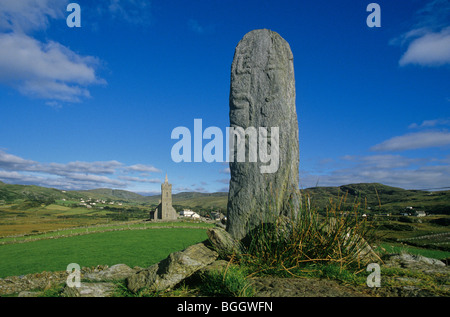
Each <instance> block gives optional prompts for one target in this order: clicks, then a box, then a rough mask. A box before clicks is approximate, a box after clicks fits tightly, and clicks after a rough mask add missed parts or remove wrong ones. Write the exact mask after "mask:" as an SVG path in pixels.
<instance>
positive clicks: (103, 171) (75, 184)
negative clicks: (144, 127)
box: [0, 150, 160, 190]
mask: <svg viewBox="0 0 450 317" xmlns="http://www.w3.org/2000/svg"><path fill="white" fill-rule="evenodd" d="M136 166H138V167H139V169H140V170H141V169H144V167H145V168H146V170H147V171H149V170H152V171H159V170H158V169H156V168H154V167H152V166H150V165H143V164H136V165H133V166H125V165H124V164H123V163H121V162H118V161H114V160H112V161H98V162H81V161H75V162H68V163H65V164H63V163H55V162H51V163H42V162H37V161H33V160H27V159H24V158H21V157H19V156H16V155H13V154H9V153H6V152H5V151H3V150H0V180H1V181H5V182H7V183H14V184H26V185H30V184H31V185H39V186H50V187H56V188H60V189H69V190H70V189H92V188H99V187H119V188H128V187H130V186H133V185H134V184H136V183H152V184H153V183H160V180H159V179H149V178H142V177H136V176H134V175H132V174H133V173H134V172H136V171H138V170H136ZM118 174H120V175H119V176H117V175H118Z"/></svg>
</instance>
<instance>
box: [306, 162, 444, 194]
mask: <svg viewBox="0 0 450 317" xmlns="http://www.w3.org/2000/svg"><path fill="white" fill-rule="evenodd" d="M449 163H450V161H449V160H448V159H447V160H445V159H443V160H432V159H425V158H408V157H405V156H401V155H375V156H355V157H352V160H351V161H349V160H348V157H347V160H346V161H345V162H343V163H342V164H341V166H346V167H341V168H339V167H336V165H335V166H333V167H332V168H331V170H330V171H328V172H327V173H322V174H319V173H311V172H308V171H304V170H302V171H300V182H301V186H302V188H308V187H314V186H339V185H345V184H354V183H382V184H385V185H389V186H394V187H401V188H405V189H428V188H443V187H448V186H450V183H449V179H450V164H449ZM349 164H350V165H349ZM348 165H349V166H348Z"/></svg>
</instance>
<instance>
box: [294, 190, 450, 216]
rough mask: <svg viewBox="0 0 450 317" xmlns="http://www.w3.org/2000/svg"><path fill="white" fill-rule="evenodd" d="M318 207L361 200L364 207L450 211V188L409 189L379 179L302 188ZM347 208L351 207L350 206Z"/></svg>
mask: <svg viewBox="0 0 450 317" xmlns="http://www.w3.org/2000/svg"><path fill="white" fill-rule="evenodd" d="M302 192H303V193H304V197H306V196H308V195H309V196H310V201H311V205H312V206H314V207H316V208H318V209H319V210H324V209H326V207H327V206H329V205H330V203H336V202H339V201H344V200H345V204H343V205H342V207H344V205H345V206H347V207H351V206H353V205H354V204H355V203H358V202H359V203H360V204H361V206H362V207H365V206H367V207H370V209H371V210H379V211H384V212H396V211H402V210H404V209H405V208H406V207H413V208H414V209H416V210H423V211H425V212H427V213H444V214H450V191H448V190H447V191H435V192H429V191H423V190H406V189H402V188H397V187H391V186H386V185H383V184H379V183H362V184H350V185H344V186H339V187H313V188H307V189H305V190H303V191H302ZM347 209H348V208H347Z"/></svg>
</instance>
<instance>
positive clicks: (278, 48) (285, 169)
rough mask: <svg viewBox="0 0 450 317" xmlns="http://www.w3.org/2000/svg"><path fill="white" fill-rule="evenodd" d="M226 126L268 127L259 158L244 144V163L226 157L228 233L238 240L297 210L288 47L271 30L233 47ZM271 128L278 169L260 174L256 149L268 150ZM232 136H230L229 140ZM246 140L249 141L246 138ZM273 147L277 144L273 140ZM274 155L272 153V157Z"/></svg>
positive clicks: (296, 159) (250, 35) (295, 141)
mask: <svg viewBox="0 0 450 317" xmlns="http://www.w3.org/2000/svg"><path fill="white" fill-rule="evenodd" d="M230 127H231V128H237V127H241V128H243V129H245V131H250V129H247V128H249V127H250V128H251V127H254V128H255V129H256V131H259V128H260V127H263V128H267V131H268V135H269V137H268V138H267V140H269V141H268V143H267V144H265V143H263V142H262V139H263V138H261V135H259V139H258V160H257V161H256V162H251V160H250V159H249V158H250V157H249V156H250V155H249V154H248V153H250V152H249V151H251V150H252V149H254V148H252V146H249V144H250V142H246V145H245V149H246V153H247V156H246V160H245V162H238V161H237V159H236V157H234V159H231V158H230V171H231V180H230V190H229V194H228V218H227V231H228V232H229V233H230V234H231V235H232V236H233V237H234V238H235V239H241V238H243V237H244V236H245V235H246V234H247V233H248V231H249V230H251V229H253V228H254V227H256V226H258V225H259V224H260V223H261V222H267V221H270V220H271V219H272V220H273V219H274V218H276V217H277V216H278V215H280V214H282V215H285V216H288V217H293V216H295V215H296V213H297V211H298V204H299V201H300V194H299V173H298V166H299V141H298V122H297V113H296V108H295V79H294V65H293V55H292V52H291V49H290V47H289V44H288V43H287V42H286V41H285V40H284V39H283V38H282V37H281V36H280V35H279V34H277V33H276V32H273V31H270V30H267V29H262V30H254V31H251V32H249V33H247V34H246V35H245V36H244V38H243V39H242V40H241V41H240V42H239V44H238V45H237V47H236V50H235V54H234V59H233V63H232V66H231V88H230ZM273 127H276V128H278V129H279V130H278V131H279V139H278V144H272V145H278V146H277V147H274V148H275V150H278V151H279V153H278V158H279V161H278V169H277V170H276V171H275V172H273V173H270V172H269V173H267V172H266V173H264V172H262V169H261V167H262V166H267V165H268V163H264V162H261V160H260V154H261V147H265V148H267V149H269V152H270V151H271V150H270V148H271V143H274V141H276V140H272V139H271V138H270V136H271V134H273V133H274V131H275V130H274V129H273ZM230 138H231V136H230ZM246 138H247V141H248V140H249V139H250V137H249V135H247V137H246ZM275 143H276V142H275ZM272 154H274V153H272Z"/></svg>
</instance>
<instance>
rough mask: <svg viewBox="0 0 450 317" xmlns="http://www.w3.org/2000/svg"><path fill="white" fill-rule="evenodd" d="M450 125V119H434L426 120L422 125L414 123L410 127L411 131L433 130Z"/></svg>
mask: <svg viewBox="0 0 450 317" xmlns="http://www.w3.org/2000/svg"><path fill="white" fill-rule="evenodd" d="M448 125H450V120H449V119H433V120H424V121H423V122H422V123H421V124H417V123H412V124H410V125H409V127H408V128H409V129H419V128H433V127H438V126H448Z"/></svg>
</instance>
